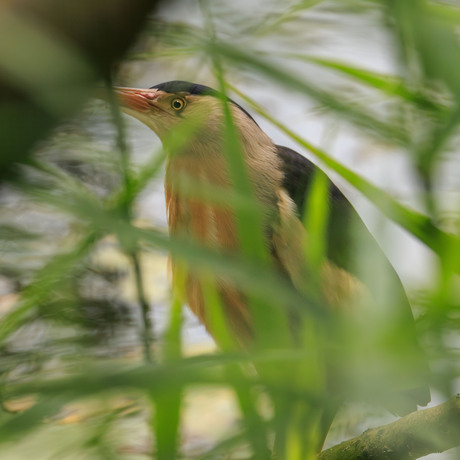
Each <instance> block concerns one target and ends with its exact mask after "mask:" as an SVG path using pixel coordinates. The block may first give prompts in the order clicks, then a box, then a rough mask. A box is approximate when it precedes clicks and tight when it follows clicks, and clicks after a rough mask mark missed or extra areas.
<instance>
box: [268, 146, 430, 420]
mask: <svg viewBox="0 0 460 460" xmlns="http://www.w3.org/2000/svg"><path fill="white" fill-rule="evenodd" d="M276 148H277V154H278V156H279V158H280V159H281V160H282V165H283V170H284V180H283V187H284V189H285V190H286V191H287V192H288V194H289V196H290V197H291V199H292V200H293V201H294V202H295V204H296V205H297V211H298V213H299V217H302V214H303V213H304V211H305V209H304V208H305V198H306V196H307V194H308V189H309V186H310V184H311V182H312V179H313V176H314V173H315V170H317V166H315V165H314V164H313V163H312V162H311V161H309V160H308V159H307V158H305V157H303V156H302V155H300V154H299V153H297V152H295V151H294V150H292V149H290V148H287V147H282V146H276ZM328 198H329V220H328V226H327V258H328V260H329V262H331V263H332V264H333V265H335V266H337V267H339V269H342V270H344V271H346V272H348V273H351V274H353V275H354V276H356V277H357V278H358V279H360V280H361V281H362V282H363V283H364V285H365V286H366V287H367V289H368V290H369V292H370V293H371V294H372V297H373V298H374V299H375V300H376V301H377V303H379V301H380V300H381V299H383V298H388V292H391V293H394V298H395V299H398V300H399V301H400V302H401V303H403V305H397V312H398V320H400V321H401V324H402V325H403V326H404V334H407V335H409V336H413V340H412V343H413V344H414V348H413V349H411V350H408V352H409V353H412V355H411V356H414V357H415V358H414V359H417V360H418V358H420V366H419V367H420V373H421V374H423V375H425V374H427V373H428V371H427V364H426V360H425V357H424V356H423V354H422V352H421V350H420V349H419V346H418V342H417V338H416V332H415V323H414V319H413V316H412V310H411V307H410V305H409V301H408V300H407V297H406V294H405V291H404V288H403V286H402V283H401V281H400V279H399V277H398V275H397V273H396V271H395V270H394V268H393V267H392V265H391V264H390V262H389V260H388V259H387V257H386V256H385V254H384V252H383V251H382V249H381V248H380V246H379V245H378V243H377V241H376V240H375V239H374V237H373V236H372V234H371V233H370V231H369V230H368V229H367V227H366V226H365V224H364V222H363V221H362V220H361V218H360V216H359V214H358V213H357V212H356V210H355V209H354V208H353V206H352V205H351V204H350V202H349V201H348V200H347V198H346V197H345V196H344V195H343V193H342V192H341V191H340V190H339V189H338V188H337V187H336V186H335V185H334V184H333V183H332V181H329V197H328ZM309 243H310V244H311V242H309ZM363 254H364V259H365V260H357V259H356V257H357V256H358V257H362V255H363ZM363 264H364V266H365V267H372V268H373V270H369V269H368V268H367V269H366V270H363ZM369 272H370V273H369ZM379 274H384V275H385V276H383V277H381V276H379ZM366 275H368V276H366ZM383 279H384V281H382V280H383ZM389 289H391V291H388V290H389ZM411 339H412V337H411ZM410 342H411V340H409V342H408V343H410ZM410 393H411V396H412V397H411V398H407V407H400V408H399V409H397V410H395V411H396V412H398V413H404V412H408V411H410V410H411V409H412V410H414V409H415V404H414V403H416V404H419V405H425V404H427V403H428V402H429V400H430V393H429V390H428V388H427V387H425V386H422V387H420V388H416V389H415V390H410ZM410 400H411V401H410Z"/></svg>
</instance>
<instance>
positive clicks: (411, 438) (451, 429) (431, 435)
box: [319, 394, 460, 460]
mask: <svg viewBox="0 0 460 460" xmlns="http://www.w3.org/2000/svg"><path fill="white" fill-rule="evenodd" d="M459 445H460V394H458V395H457V396H455V397H454V398H452V399H450V400H449V401H447V402H445V403H444V404H441V405H439V406H436V407H433V408H431V409H424V410H419V411H416V412H412V413H411V414H409V415H406V416H405V417H403V418H401V419H399V420H396V421H395V422H393V423H390V424H388V425H384V426H381V427H378V428H372V429H369V430H367V431H365V432H364V433H363V434H361V435H360V436H358V437H356V438H353V439H349V440H348V441H344V442H342V443H341V444H338V445H336V446H334V447H331V448H329V449H326V450H324V451H323V452H321V454H320V455H319V460H352V459H357V458H360V459H365V460H372V459H378V460H396V459H398V460H400V459H405V460H411V459H416V458H420V457H423V456H425V455H428V454H432V453H436V452H444V451H445V450H448V449H451V448H452V447H456V446H459Z"/></svg>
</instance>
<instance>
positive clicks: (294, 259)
mask: <svg viewBox="0 0 460 460" xmlns="http://www.w3.org/2000/svg"><path fill="white" fill-rule="evenodd" d="M114 90H115V93H116V95H117V97H118V100H119V101H120V104H121V107H122V110H123V111H124V112H125V113H127V114H129V115H131V116H133V117H135V118H137V119H138V120H139V121H141V122H142V123H144V124H145V125H147V126H148V127H149V128H151V129H152V130H153V131H154V132H155V133H156V134H157V136H158V137H159V138H160V140H161V141H163V143H165V145H166V140H167V139H168V136H171V135H174V132H175V131H174V130H175V129H177V128H178V127H179V126H180V125H181V123H184V122H186V121H193V120H199V122H200V123H198V124H197V128H196V130H195V132H194V133H192V134H190V135H188V136H189V137H188V138H186V139H183V141H182V144H181V147H180V152H179V153H176V154H174V155H172V154H171V155H169V156H168V159H167V164H166V174H165V197H166V209H167V220H168V227H169V232H170V234H171V235H172V236H177V235H180V236H188V237H191V238H193V239H195V240H196V241H198V242H200V244H203V245H205V246H208V247H211V248H215V249H219V250H222V251H224V252H226V253H235V252H238V251H241V242H240V238H239V235H238V228H237V222H235V220H236V217H235V213H234V212H232V210H231V209H230V210H229V209H227V208H224V207H222V206H218V205H216V204H213V203H211V202H206V200H205V199H203V200H200V199H198V198H196V197H191V196H188V195H187V193H186V191H184V189H183V187H182V188H181V186H180V178H183V177H185V176H187V177H191V178H193V179H195V180H196V181H197V182H200V183H203V184H207V185H210V186H213V187H221V188H222V189H224V190H231V189H232V186H233V184H232V177H231V174H230V172H229V167H228V161H227V159H226V156H225V154H224V153H223V152H224V147H225V146H224V143H225V142H226V139H225V136H224V134H223V133H224V131H225V123H226V121H225V113H224V103H225V104H227V107H228V109H229V110H230V113H231V118H232V122H233V124H234V128H235V133H236V135H237V137H238V142H239V145H240V148H241V155H242V157H243V160H244V165H245V170H246V173H247V178H248V181H249V183H250V186H251V192H252V193H253V195H254V200H255V201H256V203H258V204H259V205H260V207H261V209H262V210H265V211H267V212H265V214H264V215H263V218H262V227H263V228H262V238H263V244H264V246H265V248H266V250H267V253H268V254H269V255H270V259H271V263H272V265H273V266H274V267H275V268H276V270H278V272H279V273H280V274H282V276H284V277H285V278H287V279H289V280H290V282H291V283H292V284H293V286H295V287H296V288H298V289H302V283H306V282H307V280H306V279H304V277H305V271H303V270H302V269H300V268H299V267H301V266H302V263H303V262H302V260H300V259H301V257H303V249H302V244H304V240H305V238H308V235H305V232H306V230H305V227H304V225H303V224H302V214H303V213H304V212H306V211H305V207H306V203H307V202H306V196H307V191H308V190H309V187H310V186H311V183H312V181H313V178H314V177H315V174H316V172H317V171H318V170H319V168H318V166H316V165H315V164H314V163H313V162H311V161H310V160H308V159H307V158H306V157H304V156H303V155H301V154H299V153H297V152H296V151H294V150H292V149H291V148H288V147H284V146H280V145H277V144H275V143H274V142H273V141H272V139H271V138H270V137H269V136H268V135H267V134H266V133H265V132H264V131H263V130H262V129H261V127H260V126H259V124H258V123H257V122H256V121H255V119H254V118H253V117H252V116H251V115H250V114H249V112H248V111H247V110H245V109H244V108H243V107H242V106H241V105H240V104H238V103H237V102H235V101H234V100H232V99H229V98H227V97H226V96H223V95H222V94H221V92H219V91H217V90H214V89H212V88H210V87H208V86H204V85H201V84H196V83H191V82H187V81H179V80H176V81H169V82H165V83H161V84H157V85H155V86H152V87H150V88H144V89H143V88H123V87H115V88H114ZM224 101H225V102H224ZM178 135H182V134H178ZM327 199H328V203H327V206H328V212H329V219H328V221H327V228H326V229H325V231H326V235H325V240H326V243H327V245H326V247H327V249H326V260H325V262H324V265H323V267H322V268H321V277H320V278H321V283H322V286H321V290H322V293H323V294H324V297H325V298H326V300H327V303H328V304H333V305H339V304H341V303H345V302H346V301H347V299H350V298H352V297H353V295H355V293H356V292H362V291H366V292H367V293H368V294H369V295H370V296H372V297H374V298H375V299H378V298H379V296H381V294H382V292H381V289H382V287H381V284H380V280H379V279H378V277H373V276H367V277H363V276H362V270H359V268H358V267H357V264H356V263H354V260H355V257H354V256H355V255H356V254H357V253H358V252H359V251H360V250H362V248H365V250H366V253H367V259H366V260H367V261H371V263H372V262H373V263H376V264H378V265H379V266H381V267H384V269H385V273H386V274H387V276H388V277H389V278H390V279H391V289H392V290H393V291H394V292H395V294H396V297H395V298H398V299H402V300H401V301H400V303H401V305H398V308H399V309H400V312H399V313H398V318H399V320H401V321H402V323H403V324H404V331H405V332H404V333H405V334H409V335H411V336H413V343H414V350H418V343H417V338H416V333H415V325H414V319H413V315H412V310H411V307H410V304H409V302H408V300H407V297H406V295H405V292H404V288H403V286H402V283H401V281H400V279H399V277H398V275H397V273H396V271H395V270H394V268H393V267H392V265H391V264H390V262H389V260H388V259H387V257H386V256H385V254H384V252H383V251H382V249H381V248H380V246H379V245H378V243H377V242H376V240H375V239H374V237H373V236H372V234H371V233H370V231H369V230H368V229H367V227H366V226H365V224H364V223H363V221H362V220H361V218H360V217H359V215H358V213H357V211H356V210H355V209H354V207H353V206H352V205H351V203H350V202H349V201H348V199H347V198H346V197H345V195H344V194H343V193H342V192H341V190H340V189H339V188H338V187H337V186H336V185H335V184H334V183H333V182H332V181H331V180H330V179H329V178H327ZM357 235H358V237H357ZM308 244H315V242H314V241H308ZM175 264H176V261H175V259H174V258H172V268H173V274H174V268H175ZM369 269H370V270H372V267H370V268H369ZM364 278H365V279H364ZM173 282H174V276H173ZM185 285H186V289H185V296H186V301H187V303H188V305H189V307H190V308H191V310H192V311H193V312H194V313H195V315H196V316H197V317H198V318H199V319H200V321H201V322H202V323H203V324H204V325H205V326H206V327H207V328H208V330H209V331H210V332H211V334H212V333H213V331H212V326H211V324H210V321H209V315H208V312H207V311H206V302H205V299H204V295H203V291H202V288H201V286H200V280H199V277H198V276H196V275H195V274H194V273H193V270H190V271H189V272H188V273H187V279H186V283H185ZM218 286H219V294H220V297H221V300H222V303H223V305H224V310H225V317H226V321H227V322H228V324H229V326H230V330H231V331H232V333H233V334H234V335H235V336H236V337H237V338H238V341H239V342H240V343H241V344H242V346H243V347H244V346H245V344H247V343H248V342H249V341H250V340H251V337H252V335H253V332H254V331H253V322H252V318H251V313H250V309H249V308H248V305H247V299H246V297H245V295H244V294H243V293H242V292H241V291H240V290H239V289H238V287H237V286H235V285H232V284H231V283H228V282H225V281H222V282H220V283H218ZM417 353H418V351H416V354H417ZM420 359H421V361H423V360H424V358H420ZM421 366H422V367H423V366H424V364H422V365H421ZM429 400H430V392H429V389H428V387H427V385H425V384H422V385H420V386H417V387H416V388H410V389H409V390H407V392H406V393H405V396H404V398H402V399H400V401H402V404H400V407H398V408H396V409H395V411H396V412H398V413H400V414H404V413H408V412H411V411H412V410H415V409H416V406H417V405H426V404H427V403H428V402H429Z"/></svg>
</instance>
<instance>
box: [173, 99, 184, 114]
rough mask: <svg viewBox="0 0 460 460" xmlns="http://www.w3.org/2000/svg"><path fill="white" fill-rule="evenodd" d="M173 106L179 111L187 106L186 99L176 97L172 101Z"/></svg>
mask: <svg viewBox="0 0 460 460" xmlns="http://www.w3.org/2000/svg"><path fill="white" fill-rule="evenodd" d="M171 107H172V108H173V109H174V110H176V111H177V112H179V111H180V110H182V109H183V108H184V107H185V101H184V100H183V99H181V98H180V97H176V98H175V99H173V100H172V101H171Z"/></svg>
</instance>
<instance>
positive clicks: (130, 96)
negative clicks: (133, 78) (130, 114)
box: [95, 86, 159, 112]
mask: <svg viewBox="0 0 460 460" xmlns="http://www.w3.org/2000/svg"><path fill="white" fill-rule="evenodd" d="M113 91H114V93H115V96H116V98H117V99H118V100H119V102H120V104H121V105H122V106H123V107H125V108H127V109H131V110H134V111H135V112H149V111H150V110H151V109H152V103H153V102H154V101H155V99H156V98H157V97H158V95H159V94H158V90H156V89H139V88H122V87H120V86H114V87H113ZM95 97H97V98H98V99H103V100H105V101H109V100H110V98H109V94H108V93H107V90H106V89H105V88H98V90H97V92H96V94H95Z"/></svg>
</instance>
